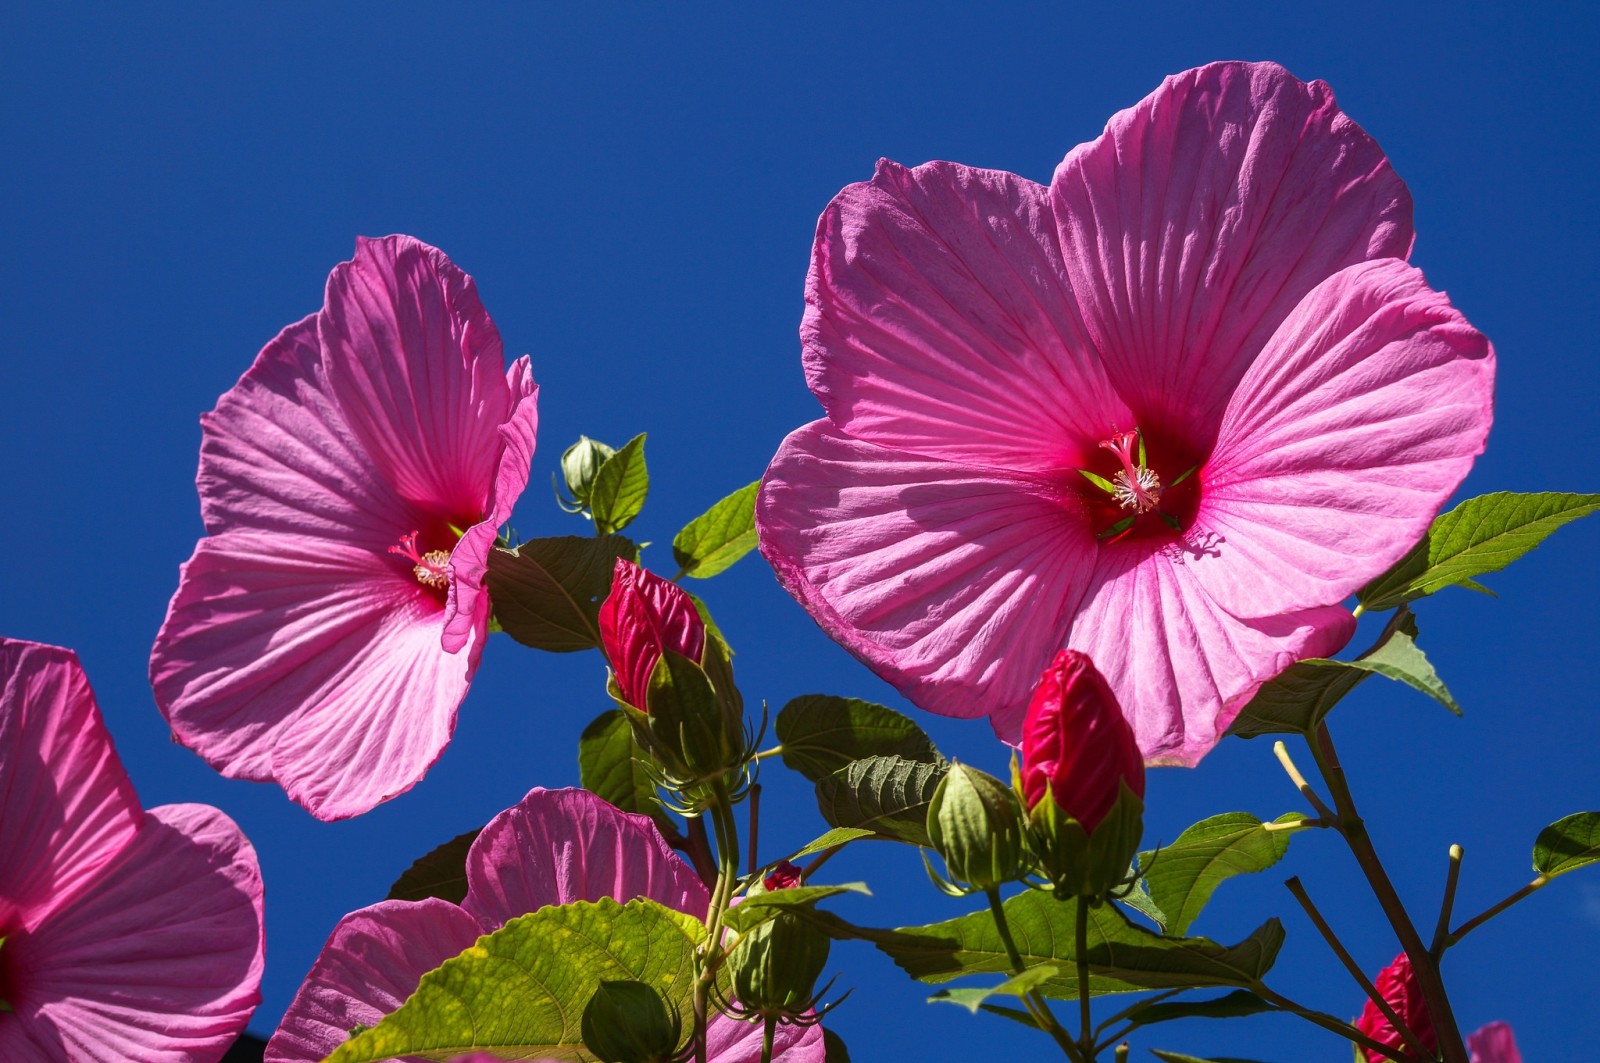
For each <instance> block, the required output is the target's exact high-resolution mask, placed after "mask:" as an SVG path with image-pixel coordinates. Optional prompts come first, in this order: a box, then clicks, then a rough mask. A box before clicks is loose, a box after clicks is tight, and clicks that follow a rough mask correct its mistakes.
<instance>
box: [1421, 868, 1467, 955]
mask: <svg viewBox="0 0 1600 1063" xmlns="http://www.w3.org/2000/svg"><path fill="white" fill-rule="evenodd" d="M1461 857H1462V849H1461V846H1459V845H1452V846H1451V847H1450V867H1449V870H1447V871H1446V872H1445V875H1444V900H1442V901H1440V902H1439V922H1438V925H1436V926H1435V927H1434V928H1433V941H1432V943H1430V944H1429V945H1428V955H1430V956H1432V957H1433V962H1434V963H1438V962H1439V957H1440V956H1443V955H1444V950H1445V949H1447V948H1448V947H1449V944H1448V939H1449V937H1450V916H1451V915H1453V914H1454V913H1455V907H1456V883H1457V882H1459V881H1460V879H1461Z"/></svg>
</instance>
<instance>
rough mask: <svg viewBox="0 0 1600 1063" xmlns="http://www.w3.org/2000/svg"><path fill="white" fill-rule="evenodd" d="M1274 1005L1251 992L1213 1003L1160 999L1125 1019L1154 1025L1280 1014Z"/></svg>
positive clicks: (1241, 992)
mask: <svg viewBox="0 0 1600 1063" xmlns="http://www.w3.org/2000/svg"><path fill="white" fill-rule="evenodd" d="M1276 1010H1277V1008H1275V1007H1274V1006H1273V1005H1271V1004H1268V1003H1267V1002H1266V1001H1265V1000H1262V999H1261V998H1260V997H1258V996H1256V995H1255V994H1254V993H1252V992H1250V991H1249V990H1247V989H1235V990H1234V991H1233V992H1232V993H1229V994H1228V995H1227V996H1221V997H1213V998H1211V999H1210V1000H1158V1001H1152V1002H1151V1003H1149V1004H1147V1005H1144V1006H1142V1007H1137V1008H1134V1009H1132V1010H1131V1011H1129V1012H1128V1013H1127V1014H1126V1015H1124V1016H1123V1018H1124V1019H1125V1020H1126V1021H1128V1022H1130V1023H1132V1024H1133V1025H1135V1026H1154V1025H1155V1024H1156V1023H1158V1022H1171V1021H1172V1020H1174V1019H1235V1018H1241V1017H1243V1016H1245V1015H1260V1014H1261V1013H1262V1012H1266V1011H1276Z"/></svg>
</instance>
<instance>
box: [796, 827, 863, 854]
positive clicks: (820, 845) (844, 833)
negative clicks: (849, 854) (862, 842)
mask: <svg viewBox="0 0 1600 1063" xmlns="http://www.w3.org/2000/svg"><path fill="white" fill-rule="evenodd" d="M870 837H872V831H870V830H866V829H864V828H862V827H834V828H833V829H832V830H830V831H828V832H827V833H826V834H824V835H822V837H820V838H818V839H816V840H815V841H813V842H811V843H810V844H809V845H807V846H806V847H805V848H803V849H797V850H795V851H794V852H793V853H790V854H789V859H790V860H799V859H800V858H801V857H803V856H810V855H812V854H813V853H820V852H822V850H824V849H832V848H834V847H835V846H838V845H848V844H849V843H850V842H853V841H857V840H859V839H861V838H870Z"/></svg>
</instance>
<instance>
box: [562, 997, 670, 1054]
mask: <svg viewBox="0 0 1600 1063" xmlns="http://www.w3.org/2000/svg"><path fill="white" fill-rule="evenodd" d="M582 1032H583V1044H584V1047H585V1048H587V1049H588V1050H589V1051H590V1052H592V1053H593V1054H594V1056H595V1058H596V1059H598V1060H600V1063H670V1061H671V1060H674V1059H678V1058H680V1049H681V1045H680V1042H681V1041H682V1039H683V1019H682V1016H680V1015H679V1014H678V1013H677V1012H676V1011H675V1010H672V1009H669V1008H668V1006H667V1001H666V1000H665V998H663V997H662V995H661V994H660V993H658V992H657V991H656V990H655V989H654V988H652V987H651V986H648V985H646V984H644V983H643V982H636V981H632V980H627V979H623V980H617V981H603V982H601V983H600V986H599V988H598V989H596V990H595V991H594V995H593V996H591V997H590V998H589V1003H588V1004H587V1005H586V1006H585V1007H584V1009H583V1024H582Z"/></svg>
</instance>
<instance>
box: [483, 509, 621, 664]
mask: <svg viewBox="0 0 1600 1063" xmlns="http://www.w3.org/2000/svg"><path fill="white" fill-rule="evenodd" d="M638 553H639V548H638V547H637V546H635V545H634V544H633V543H631V542H629V541H628V540H627V539H625V538H624V537H622V536H620V535H607V536H602V537H600V538H597V539H596V538H584V537H580V536H575V535H563V536H559V537H557V538H552V539H529V540H528V541H526V542H524V543H522V544H521V545H520V546H518V547H517V548H516V549H515V550H502V549H498V548H497V549H494V550H491V551H489V576H488V585H489V599H490V601H492V602H493V603H494V615H495V620H496V621H498V622H499V624H500V626H501V627H502V628H504V629H505V631H506V633H507V634H508V635H510V636H511V637H512V638H514V639H516V640H517V641H518V642H520V643H522V644H523V645H525V646H532V647H533V648H534V649H536V650H550V651H552V652H554V653H571V652H574V651H577V650H587V649H590V648H591V647H594V646H598V645H600V628H599V621H598V619H597V617H598V616H599V613H600V603H601V602H603V601H604V600H605V597H606V595H607V594H608V593H609V592H610V590H611V573H612V571H613V570H614V569H615V568H616V565H617V558H619V557H626V558H629V559H630V560H631V559H632V558H634V557H637V556H638Z"/></svg>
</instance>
